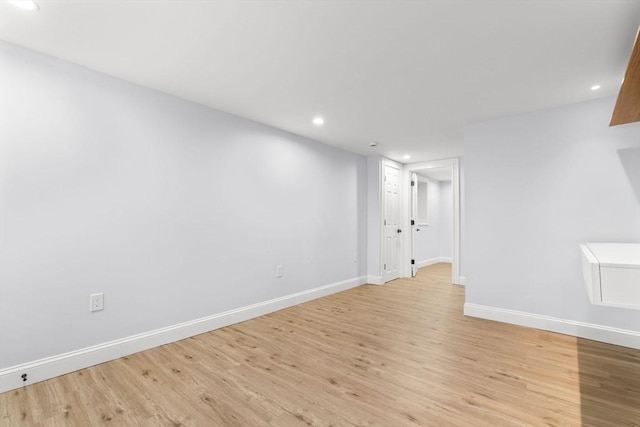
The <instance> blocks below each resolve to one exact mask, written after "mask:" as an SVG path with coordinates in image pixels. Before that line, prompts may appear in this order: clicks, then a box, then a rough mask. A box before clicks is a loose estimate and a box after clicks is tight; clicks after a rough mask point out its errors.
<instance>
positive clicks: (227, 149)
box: [0, 44, 367, 368]
mask: <svg viewBox="0 0 640 427" xmlns="http://www.w3.org/2000/svg"><path fill="white" fill-rule="evenodd" d="M0 55H1V56H0V85H1V89H2V97H0V143H1V147H0V148H1V164H0V166H1V188H0V190H1V191H0V195H1V211H0V215H1V222H0V233H1V234H0V236H1V239H0V252H1V258H0V267H1V277H0V279H1V281H0V296H1V297H0V368H6V367H9V366H13V365H16V364H20V363H25V362H30V361H33V360H36V359H40V358H43V357H47V356H53V355H57V354H60V353H64V352H67V351H72V350H76V349H80V348H84V347H87V346H91V345H95V344H100V343H104V342H107V341H110V340H114V339H118V338H123V337H127V336H130V335H133V334H137V333H142V332H146V331H150V330H153V329H156V328H161V327H166V326H169V325H173V324H177V323H181V322H185V321H189V320H192V319H197V318H200V317H203V316H208V315H212V314H215V313H219V312H222V311H226V310H230V309H233V308H238V307H243V306H246V305H248V304H253V303H257V302H261V301H265V300H269V299H272V298H275V297H279V296H284V295H288V294H291V293H294V292H298V291H302V290H306V289H311V288H314V287H317V286H321V285H327V284H331V283H334V282H337V281H342V280H346V279H351V278H355V277H358V276H361V275H364V274H365V273H366V259H367V254H366V232H367V229H366V226H367V224H366V196H367V192H366V191H367V185H366V181H367V175H366V159H365V158H364V157H362V156H358V155H355V154H351V153H347V152H345V151H341V150H339V149H336V148H332V147H329V146H326V145H323V144H319V143H316V142H313V141H310V140H307V139H304V138H301V137H298V136H295V135H291V134H288V133H285V132H281V131H278V130H275V129H272V128H269V127H266V126H263V125H260V124H257V123H254V122H250V121H247V120H244V119H240V118H237V117H233V116H230V115H227V114H223V113H220V112H217V111H214V110H211V109H208V108H205V107H202V106H198V105H195V104H192V103H189V102H185V101H183V100H180V99H177V98H174V97H171V96H168V95H164V94H162V93H159V92H155V91H152V90H149V89H145V88H142V87H139V86H136V85H133V84H129V83H126V82H123V81H121V80H117V79H114V78H111V77H108V76H106V75H103V74H100V73H96V72H92V71H89V70H87V69H85V68H82V67H79V66H76V65H72V64H69V63H66V62H63V61H59V60H56V59H53V58H50V57H47V56H43V55H39V54H36V53H34V52H31V51H27V50H24V49H21V48H18V47H15V46H12V45H7V44H2V46H1V49H0ZM356 252H357V253H358V254H359V262H354V253H356ZM277 264H282V265H283V266H284V277H283V278H281V279H276V278H275V266H276V265H277ZM95 292H104V293H105V310H104V311H102V312H96V313H89V310H88V305H89V294H91V293H95Z"/></svg>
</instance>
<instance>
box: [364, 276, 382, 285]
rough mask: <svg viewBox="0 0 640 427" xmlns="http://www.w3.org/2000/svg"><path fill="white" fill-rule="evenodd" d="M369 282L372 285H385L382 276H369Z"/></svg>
mask: <svg viewBox="0 0 640 427" xmlns="http://www.w3.org/2000/svg"><path fill="white" fill-rule="evenodd" d="M367 283H368V284H370V285H384V282H383V281H382V277H381V276H367Z"/></svg>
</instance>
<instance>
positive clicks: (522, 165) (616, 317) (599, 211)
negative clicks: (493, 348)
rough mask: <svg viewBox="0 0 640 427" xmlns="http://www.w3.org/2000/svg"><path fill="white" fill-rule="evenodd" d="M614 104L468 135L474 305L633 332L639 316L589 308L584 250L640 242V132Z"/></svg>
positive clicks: (527, 118)
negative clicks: (612, 123)
mask: <svg viewBox="0 0 640 427" xmlns="http://www.w3.org/2000/svg"><path fill="white" fill-rule="evenodd" d="M613 105H614V99H613V98H605V99H599V100H595V101H591V102H586V103H581V104H576V105H571V106H567V107H563V108H557V109H552V110H546V111H540V112H534V113H529V114H523V115H518V116H514V117H507V118H502V119H497V120H492V121H488V122H484V123H478V124H474V125H470V126H467V127H466V129H465V136H464V139H465V157H464V162H465V165H464V166H465V186H466V188H465V196H466V200H465V203H466V207H465V209H466V212H465V214H466V224H465V226H466V227H465V242H464V268H465V276H466V280H467V288H466V300H467V302H468V303H474V304H478V305H485V306H490V307H498V308H505V309H511V310H517V311H521V312H526V313H533V314H538V315H546V316H551V317H555V318H559V319H568V320H572V321H578V322H586V323H591V324H596V325H603V326H608V327H613V328H621V329H626V330H631V331H638V330H640V311H634V310H628V309H620V308H608V307H602V306H595V305H592V304H590V303H589V301H588V298H587V294H586V291H585V286H584V284H583V280H582V277H581V270H580V256H579V249H578V244H579V243H582V242H638V241H640V189H639V187H640V179H639V177H640V124H638V123H635V124H630V125H624V126H617V127H609V126H608V123H609V120H610V118H611V112H612V111H613Z"/></svg>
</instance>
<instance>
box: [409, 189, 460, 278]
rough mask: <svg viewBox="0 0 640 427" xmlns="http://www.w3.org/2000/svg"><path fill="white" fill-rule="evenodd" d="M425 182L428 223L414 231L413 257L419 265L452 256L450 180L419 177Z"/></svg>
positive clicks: (451, 196) (451, 195) (451, 192)
mask: <svg viewBox="0 0 640 427" xmlns="http://www.w3.org/2000/svg"><path fill="white" fill-rule="evenodd" d="M419 180H422V181H426V182H427V186H428V187H427V188H428V189H427V209H428V212H429V225H422V226H420V227H418V228H420V231H419V232H417V233H416V242H415V246H416V253H415V259H416V262H417V264H418V265H419V266H421V265H424V264H425V262H430V263H432V262H433V261H434V260H437V259H440V258H451V257H452V256H453V249H452V246H453V191H452V186H451V181H436V180H433V179H429V178H424V177H419Z"/></svg>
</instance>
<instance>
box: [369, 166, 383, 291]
mask: <svg viewBox="0 0 640 427" xmlns="http://www.w3.org/2000/svg"><path fill="white" fill-rule="evenodd" d="M381 162H382V158H381V157H380V156H375V155H374V156H368V157H367V274H368V275H369V276H370V281H373V282H378V281H382V270H381V268H380V259H381V256H382V252H381V251H382V247H381V245H382V231H381V226H380V222H381V221H382V218H381V212H382V205H381V203H382V200H381V198H380V192H381V188H380V179H381V174H382V169H381V164H382V163H381Z"/></svg>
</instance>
